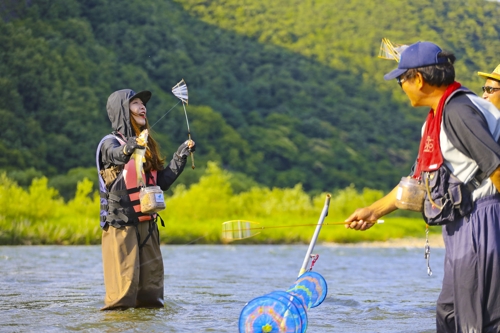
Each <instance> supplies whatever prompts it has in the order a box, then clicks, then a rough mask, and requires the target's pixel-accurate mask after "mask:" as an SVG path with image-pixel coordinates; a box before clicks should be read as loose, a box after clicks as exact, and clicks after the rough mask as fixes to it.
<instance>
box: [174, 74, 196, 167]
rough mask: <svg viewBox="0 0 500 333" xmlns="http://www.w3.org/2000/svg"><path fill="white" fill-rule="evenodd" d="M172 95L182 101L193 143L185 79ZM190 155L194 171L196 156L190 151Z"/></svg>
mask: <svg viewBox="0 0 500 333" xmlns="http://www.w3.org/2000/svg"><path fill="white" fill-rule="evenodd" d="M172 94H174V95H175V97H177V98H178V99H180V100H181V101H182V107H183V108H184V115H185V116H186V124H187V130H188V140H189V141H191V129H190V128H189V120H188V115H187V111H186V104H188V88H187V85H186V82H184V79H182V80H181V81H179V83H177V84H176V85H175V86H174V87H173V88H172ZM189 155H190V156H191V168H192V169H194V155H193V152H192V151H189Z"/></svg>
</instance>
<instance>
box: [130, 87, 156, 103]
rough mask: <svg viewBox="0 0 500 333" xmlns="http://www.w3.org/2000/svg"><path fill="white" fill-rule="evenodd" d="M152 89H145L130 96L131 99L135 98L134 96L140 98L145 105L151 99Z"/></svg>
mask: <svg viewBox="0 0 500 333" xmlns="http://www.w3.org/2000/svg"><path fill="white" fill-rule="evenodd" d="M151 95H152V94H151V91H148V90H143V91H139V92H138V93H137V94H135V95H134V96H132V97H130V98H129V101H131V100H133V99H134V98H139V99H140V100H141V101H142V102H143V103H144V105H145V104H146V103H147V102H148V101H149V100H150V99H151Z"/></svg>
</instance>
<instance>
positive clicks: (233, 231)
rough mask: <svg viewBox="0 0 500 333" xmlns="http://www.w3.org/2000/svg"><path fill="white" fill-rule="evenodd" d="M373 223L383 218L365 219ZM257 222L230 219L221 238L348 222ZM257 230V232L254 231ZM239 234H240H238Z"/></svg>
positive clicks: (236, 238)
mask: <svg viewBox="0 0 500 333" xmlns="http://www.w3.org/2000/svg"><path fill="white" fill-rule="evenodd" d="M367 222H369V223H370V222H371V223H373V224H381V223H384V220H376V221H367ZM259 224H260V223H259V222H253V221H246V220H231V221H226V222H224V223H222V238H224V239H227V240H241V239H245V238H250V237H253V236H256V235H258V234H260V233H261V231H262V230H265V229H279V228H293V227H312V226H319V225H324V226H334V225H343V224H344V225H345V224H349V222H324V223H322V224H320V223H319V222H318V223H305V224H292V225H274V226H253V225H259ZM257 230H258V232H256V231H257ZM238 235H240V236H238Z"/></svg>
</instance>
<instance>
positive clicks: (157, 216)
mask: <svg viewBox="0 0 500 333" xmlns="http://www.w3.org/2000/svg"><path fill="white" fill-rule="evenodd" d="M158 218H160V221H161V226H162V227H163V228H165V222H163V219H162V218H161V216H160V214H158V213H156V219H155V222H156V221H157V220H158Z"/></svg>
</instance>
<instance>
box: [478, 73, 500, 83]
mask: <svg viewBox="0 0 500 333" xmlns="http://www.w3.org/2000/svg"><path fill="white" fill-rule="evenodd" d="M477 75H479V76H481V77H484V78H485V79H493V80H495V81H500V74H495V73H483V72H477Z"/></svg>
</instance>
